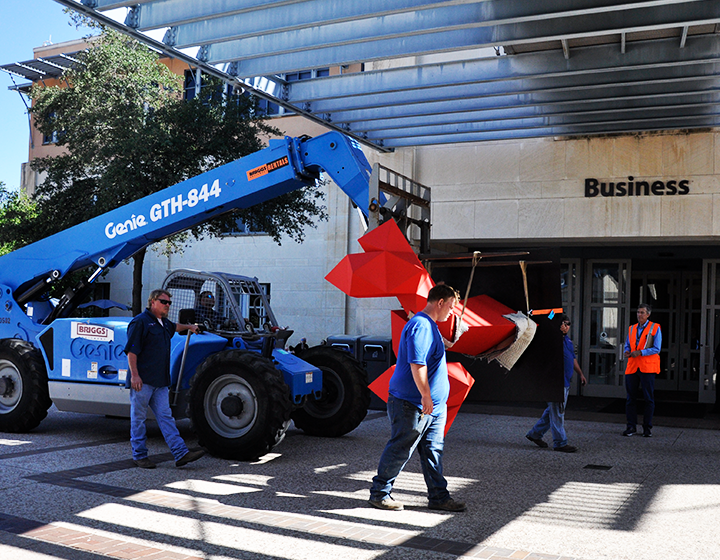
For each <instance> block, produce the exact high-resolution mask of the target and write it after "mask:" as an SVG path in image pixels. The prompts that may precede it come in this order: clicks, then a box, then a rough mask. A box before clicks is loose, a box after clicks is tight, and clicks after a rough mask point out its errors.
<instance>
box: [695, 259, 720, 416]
mask: <svg viewBox="0 0 720 560" xmlns="http://www.w3.org/2000/svg"><path fill="white" fill-rule="evenodd" d="M718 265H720V261H717V260H711V259H706V260H704V261H703V276H702V301H701V307H702V313H701V319H700V341H699V347H700V360H699V367H700V374H699V375H698V391H699V395H698V401H699V402H705V403H713V402H716V401H715V391H716V382H717V369H718V360H720V276H719V275H718V272H720V271H719V270H718V268H719V266H718Z"/></svg>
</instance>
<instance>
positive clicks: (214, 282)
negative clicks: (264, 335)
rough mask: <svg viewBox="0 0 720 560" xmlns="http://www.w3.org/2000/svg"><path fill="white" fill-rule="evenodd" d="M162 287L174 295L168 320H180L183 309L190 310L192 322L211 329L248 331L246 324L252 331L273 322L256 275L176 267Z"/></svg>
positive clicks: (273, 324) (265, 327)
mask: <svg viewBox="0 0 720 560" xmlns="http://www.w3.org/2000/svg"><path fill="white" fill-rule="evenodd" d="M163 289H165V290H167V291H168V292H170V294H172V296H173V305H172V308H171V311H170V315H169V317H170V320H171V321H179V319H180V316H181V312H183V310H192V311H194V315H195V322H197V323H199V324H204V325H205V326H206V328H207V329H208V330H211V331H222V332H239V333H243V332H247V331H248V330H251V329H250V327H248V325H252V327H253V329H254V330H268V329H269V328H270V327H272V326H275V325H276V322H275V318H274V316H273V315H272V311H271V310H270V307H269V303H268V300H267V297H266V295H265V293H264V291H263V288H262V287H261V286H260V284H259V283H258V282H257V279H255V278H248V277H245V276H237V275H232V274H224V273H208V272H200V271H194V270H177V271H175V272H173V273H172V274H170V275H169V276H168V277H167V279H166V280H165V285H164V286H163ZM184 314H187V311H185V312H184Z"/></svg>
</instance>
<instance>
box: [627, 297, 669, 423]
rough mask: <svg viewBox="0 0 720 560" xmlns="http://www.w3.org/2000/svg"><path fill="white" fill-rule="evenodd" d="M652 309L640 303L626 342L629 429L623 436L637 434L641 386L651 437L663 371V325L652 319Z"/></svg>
mask: <svg viewBox="0 0 720 560" xmlns="http://www.w3.org/2000/svg"><path fill="white" fill-rule="evenodd" d="M651 313H652V308H651V307H650V306H649V305H648V304H646V303H641V304H640V305H638V308H637V320H638V322H637V324H635V325H632V326H631V327H630V330H629V332H628V337H627V340H626V341H625V358H627V366H626V367H625V390H626V391H627V400H626V401H625V416H626V419H627V428H626V430H625V431H624V432H623V435H624V436H626V437H630V436H632V435H633V434H635V433H637V398H638V392H639V391H638V389H639V388H640V387H642V392H643V400H644V401H645V411H644V413H643V436H644V437H652V418H653V413H654V412H655V376H656V375H657V374H659V373H660V346H661V345H662V332H661V331H660V325H658V324H657V323H653V322H651V321H649V320H648V319H649V318H650V314H651Z"/></svg>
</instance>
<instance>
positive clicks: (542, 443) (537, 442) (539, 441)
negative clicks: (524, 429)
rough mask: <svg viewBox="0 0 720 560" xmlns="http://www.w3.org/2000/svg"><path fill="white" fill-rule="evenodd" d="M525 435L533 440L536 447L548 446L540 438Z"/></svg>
mask: <svg viewBox="0 0 720 560" xmlns="http://www.w3.org/2000/svg"><path fill="white" fill-rule="evenodd" d="M525 437H526V438H528V439H529V440H530V441H532V442H533V443H534V444H535V445H537V446H538V447H543V448H545V447H547V446H548V444H547V443H545V442H544V441H543V440H542V439H540V438H535V437H532V436H525Z"/></svg>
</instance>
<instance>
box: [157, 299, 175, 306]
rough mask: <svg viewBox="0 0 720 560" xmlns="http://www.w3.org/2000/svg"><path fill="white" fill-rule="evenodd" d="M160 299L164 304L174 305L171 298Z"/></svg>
mask: <svg viewBox="0 0 720 560" xmlns="http://www.w3.org/2000/svg"><path fill="white" fill-rule="evenodd" d="M158 301H159V302H160V303H162V304H163V305H172V301H170V300H169V299H159V300H158Z"/></svg>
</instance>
